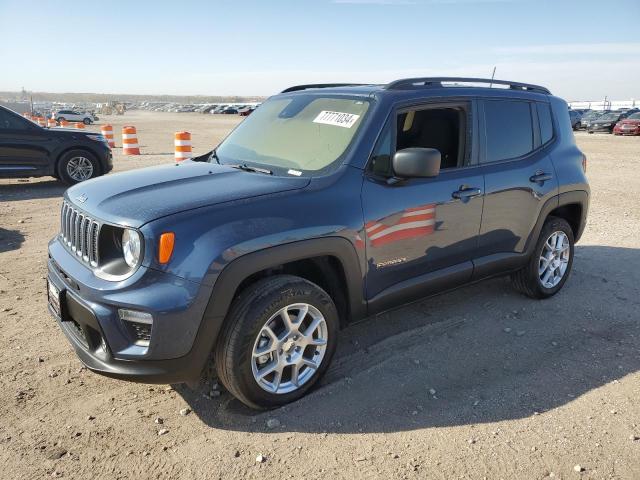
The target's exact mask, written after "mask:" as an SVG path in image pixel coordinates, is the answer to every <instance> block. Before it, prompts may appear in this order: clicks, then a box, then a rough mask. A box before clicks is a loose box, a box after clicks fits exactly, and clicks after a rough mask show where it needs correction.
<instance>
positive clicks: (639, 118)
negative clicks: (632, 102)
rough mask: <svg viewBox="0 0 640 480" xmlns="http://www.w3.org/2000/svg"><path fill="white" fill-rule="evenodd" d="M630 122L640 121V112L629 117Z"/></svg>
mask: <svg viewBox="0 0 640 480" xmlns="http://www.w3.org/2000/svg"><path fill="white" fill-rule="evenodd" d="M629 120H640V112H638V113H634V114H633V115H629Z"/></svg>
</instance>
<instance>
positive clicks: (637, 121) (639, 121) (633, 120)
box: [619, 118, 640, 125]
mask: <svg viewBox="0 0 640 480" xmlns="http://www.w3.org/2000/svg"><path fill="white" fill-rule="evenodd" d="M619 123H626V124H631V125H638V124H640V119H637V118H625V119H624V120H620V122H619Z"/></svg>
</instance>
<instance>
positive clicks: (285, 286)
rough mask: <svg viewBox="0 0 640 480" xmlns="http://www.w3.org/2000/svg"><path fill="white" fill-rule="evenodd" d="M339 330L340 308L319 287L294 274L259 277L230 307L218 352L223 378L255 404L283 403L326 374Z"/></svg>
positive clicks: (261, 406) (247, 402) (231, 389)
mask: <svg viewBox="0 0 640 480" xmlns="http://www.w3.org/2000/svg"><path fill="white" fill-rule="evenodd" d="M283 312H285V313H283ZM289 313H293V314H292V315H291V316H289ZM285 317H286V319H288V322H287V321H285ZM287 325H288V326H289V327H287ZM314 325H316V326H315V327H314ZM311 329H313V331H310V330H311ZM337 335H338V313H337V310H336V307H335V305H334V303H333V300H332V299H331V297H330V296H329V295H328V294H327V293H326V292H325V291H324V290H322V289H321V288H320V287H319V286H317V285H315V284H313V283H311V282H309V281H307V280H305V279H303V278H300V277H295V276H292V275H276V276H273V277H268V278H265V279H263V280H259V281H258V282H256V283H254V284H253V285H251V286H249V287H247V288H246V289H245V290H243V291H242V292H241V293H240V294H239V295H238V297H237V298H236V299H235V300H234V302H233V304H232V306H231V308H230V310H229V314H228V315H227V318H226V320H225V324H224V326H223V330H222V332H221V333H220V336H219V338H218V342H217V345H216V347H215V351H214V362H215V365H216V370H217V373H218V378H219V380H220V381H221V382H222V384H223V385H224V386H225V387H226V388H227V390H228V391H229V392H230V393H231V394H232V395H233V396H235V397H236V398H237V399H238V400H240V401H241V402H242V403H244V404H245V405H247V406H249V407H251V408H256V409H268V408H275V407H279V406H281V405H284V404H286V403H289V402H292V401H294V400H297V399H299V398H300V397H302V396H303V395H305V393H307V391H308V390H309V389H310V388H311V387H312V386H313V385H314V384H315V383H316V382H317V381H318V380H319V379H320V377H322V375H323V374H324V372H325V371H326V370H327V368H328V366H329V363H330V362H331V358H332V357H333V353H334V352H335V348H336V343H337ZM262 352H264V353H262ZM311 365H313V367H312V366H311ZM267 371H269V372H270V373H265V372H267ZM294 372H295V373H294Z"/></svg>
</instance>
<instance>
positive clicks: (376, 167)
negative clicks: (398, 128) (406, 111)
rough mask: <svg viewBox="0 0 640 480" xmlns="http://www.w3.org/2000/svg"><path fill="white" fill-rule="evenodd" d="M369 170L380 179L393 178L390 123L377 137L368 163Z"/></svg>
mask: <svg viewBox="0 0 640 480" xmlns="http://www.w3.org/2000/svg"><path fill="white" fill-rule="evenodd" d="M369 170H370V171H371V172H372V173H373V174H375V175H380V176H382V177H391V176H393V170H392V168H391V122H388V123H387V125H386V126H385V127H384V129H383V131H382V133H381V134H380V136H379V137H378V141H377V142H376V146H375V148H374V149H373V154H372V155H371V160H370V161H369Z"/></svg>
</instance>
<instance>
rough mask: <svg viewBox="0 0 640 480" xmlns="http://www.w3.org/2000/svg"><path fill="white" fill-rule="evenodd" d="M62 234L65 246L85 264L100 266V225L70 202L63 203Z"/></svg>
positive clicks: (61, 216)
mask: <svg viewBox="0 0 640 480" xmlns="http://www.w3.org/2000/svg"><path fill="white" fill-rule="evenodd" d="M60 234H61V236H62V239H63V240H64V243H65V245H66V246H67V247H68V248H69V249H71V251H72V252H73V253H75V254H76V255H77V256H78V257H80V258H81V259H82V261H83V262H86V263H88V264H89V265H91V266H92V267H97V266H98V236H99V235H100V224H99V223H98V222H97V221H95V220H94V219H92V218H91V217H89V216H87V215H85V214H84V213H82V212H80V211H79V210H76V209H75V208H73V207H72V206H71V204H70V203H68V202H66V201H65V202H62V213H61V215H60Z"/></svg>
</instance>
